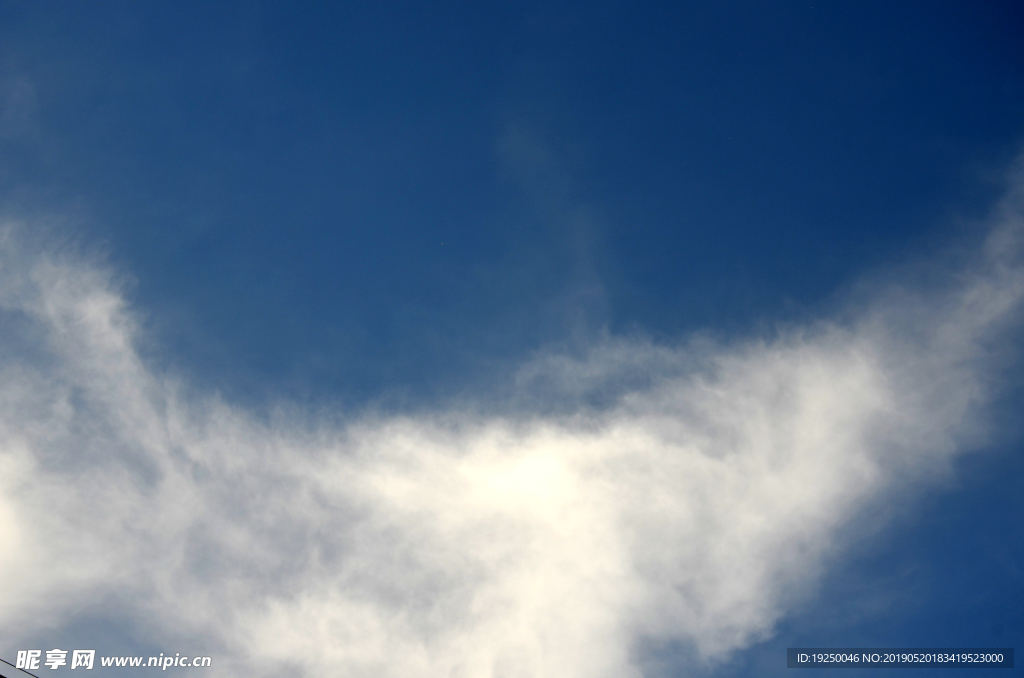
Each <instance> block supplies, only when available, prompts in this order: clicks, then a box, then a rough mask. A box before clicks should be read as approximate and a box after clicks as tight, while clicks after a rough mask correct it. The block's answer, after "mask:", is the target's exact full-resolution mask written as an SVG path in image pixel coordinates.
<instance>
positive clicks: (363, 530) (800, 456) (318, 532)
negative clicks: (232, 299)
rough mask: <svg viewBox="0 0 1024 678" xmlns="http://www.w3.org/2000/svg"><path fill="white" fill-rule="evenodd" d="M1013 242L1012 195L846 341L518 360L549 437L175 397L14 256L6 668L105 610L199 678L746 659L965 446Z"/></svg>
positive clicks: (95, 318) (519, 430)
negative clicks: (196, 660)
mask: <svg viewBox="0 0 1024 678" xmlns="http://www.w3.org/2000/svg"><path fill="white" fill-rule="evenodd" d="M1020 215H1021V211H1020V195H1019V193H1015V194H1014V195H1013V196H1011V198H1010V199H1008V200H1007V202H1006V204H1005V205H1004V207H1003V208H1002V209H1001V211H1000V213H999V217H998V219H997V221H998V223H997V224H996V225H995V227H994V230H993V231H992V235H991V236H990V237H989V238H988V240H987V241H986V245H985V248H984V251H983V252H981V253H980V254H979V255H978V256H977V257H975V258H973V259H972V260H971V262H969V263H968V264H967V265H965V266H964V267H962V268H961V269H960V270H958V271H955V272H951V273H949V275H948V277H947V279H946V283H945V286H944V287H943V289H942V291H941V292H934V291H932V292H927V291H925V292H920V291H919V292H910V291H907V290H906V288H903V291H900V292H894V291H892V290H891V289H890V290H882V291H879V292H877V293H875V294H874V295H873V296H872V297H871V301H870V302H869V303H867V304H864V305H863V307H862V308H860V310H858V311H856V312H852V313H850V314H848V315H849V317H850V319H848V320H846V321H843V322H839V321H836V322H829V321H822V322H820V323H817V324H813V325H809V326H806V327H801V328H791V329H790V330H787V331H786V332H783V333H782V334H781V335H780V336H779V337H778V338H775V339H773V340H771V341H754V340H752V341H749V342H745V343H742V342H741V343H734V344H730V345H727V346H716V345H713V344H711V343H709V342H703V343H701V342H698V341H696V340H695V341H694V342H692V343H691V344H689V345H684V346H683V347H680V348H669V347H664V346H660V347H659V346H655V345H652V344H647V343H644V342H642V341H627V340H613V339H608V340H604V341H602V342H599V344H598V345H597V346H596V347H595V348H594V349H593V351H592V352H591V354H590V355H588V356H587V357H585V358H576V359H569V358H566V357H559V356H547V357H545V358H539V359H538V360H537V361H536V362H535V363H534V364H532V365H530V366H526V367H525V368H524V369H523V371H522V373H521V382H520V383H519V386H518V387H519V388H521V389H522V390H523V391H524V392H526V391H529V390H530V389H534V390H536V389H541V390H544V391H546V392H548V393H549V394H550V393H556V394H558V397H559V398H562V399H571V400H572V401H573V402H576V403H578V406H576V407H564V406H563V407H561V408H558V409H557V413H555V414H552V413H550V411H549V413H548V414H544V413H543V412H541V413H538V411H537V409H538V408H537V407H536V406H535V404H536V402H537V401H531V402H533V403H534V405H533V406H531V407H530V408H524V409H517V408H515V407H510V409H509V411H507V412H506V413H505V414H504V415H503V416H502V415H494V414H488V415H486V416H485V415H481V414H479V413H477V412H475V411H473V410H470V409H460V408H457V407H453V408H451V409H450V410H449V411H446V412H443V413H440V414H439V413H437V412H431V413H429V414H428V413H423V414H420V415H409V416H390V417H389V416H373V415H369V414H367V415H365V416H362V417H356V418H354V419H353V420H352V421H350V422H349V423H346V424H344V425H341V424H329V423H322V424H319V425H310V424H308V423H301V422H298V421H292V420H290V419H289V417H288V416H286V415H282V416H279V417H276V418H274V419H273V421H272V423H267V422H264V421H261V420H258V419H257V418H255V417H253V416H251V415H250V414H248V413H247V412H245V411H241V410H239V409H238V408H235V407H232V406H229V405H228V404H225V403H224V402H221V401H219V400H218V399H217V398H215V397H208V398H196V397H194V396H189V397H186V396H184V395H182V391H181V390H180V389H179V388H178V387H177V386H176V385H175V383H174V382H173V381H172V380H170V379H168V378H166V377H165V376H162V375H159V374H156V373H154V372H153V371H152V370H150V369H149V368H148V367H147V365H146V364H145V363H144V362H143V361H142V360H141V359H140V357H139V355H138V354H137V353H136V351H135V349H134V343H135V337H136V334H137V329H136V326H135V324H134V323H133V320H132V314H131V312H130V311H129V310H128V309H127V308H126V307H125V302H124V300H123V297H122V296H121V295H120V294H119V292H118V290H117V288H116V285H114V284H113V283H112V281H111V278H110V276H109V274H108V273H107V272H106V271H105V270H104V269H103V268H102V267H98V266H95V265H91V264H87V263H83V262H82V261H80V260H76V259H75V258H74V257H71V256H66V255H65V256H61V255H56V254H53V253H52V252H51V253H49V254H47V253H45V252H42V251H35V250H26V249H25V248H24V246H19V245H18V241H17V237H16V236H15V233H16V231H17V229H10V230H8V231H7V233H6V235H5V236H4V238H3V241H2V254H0V337H2V341H3V348H2V349H0V539H2V541H3V544H4V545H5V548H4V549H3V550H2V551H0V581H4V582H17V585H14V586H11V585H5V586H4V588H5V596H4V597H3V598H2V599H0V637H2V638H4V639H5V642H6V643H9V645H8V646H7V648H6V649H4V650H3V651H4V652H11V651H13V649H15V648H18V647H21V645H19V643H21V642H22V641H23V640H24V639H26V638H29V637H35V636H33V634H38V633H39V630H40V629H45V628H53V627H59V626H60V624H61V623H63V621H64V620H67V619H69V618H71V617H72V616H74V615H83V614H85V615H87V614H88V613H89V611H90V610H97V609H101V608H102V609H104V610H105V612H104V614H106V615H108V616H110V615H114V616H120V618H122V619H123V620H128V621H130V620H146V622H145V624H144V627H145V628H144V629H143V630H142V631H139V633H143V632H144V633H146V634H149V636H150V637H149V640H148V641H147V642H150V643H152V644H156V645H160V644H161V643H165V642H166V640H165V639H167V638H181V637H187V636H192V637H198V636H200V635H203V634H207V635H209V636H210V637H212V638H213V639H214V642H215V643H216V644H217V645H218V647H220V648H222V650H221V654H220V655H219V656H217V657H215V659H214V668H213V669H212V670H207V671H206V673H207V674H208V675H210V676H243V675H245V676H249V675H259V673H260V671H259V669H257V668H255V667H259V666H264V667H266V666H271V665H274V663H275V662H280V663H282V664H290V665H293V666H294V667H295V668H296V670H299V671H305V672H307V674H308V675H344V676H353V677H358V676H374V677H375V678H386V677H388V676H396V677H399V676H400V677H402V678H408V677H410V676H413V677H414V676H429V677H434V676H465V677H467V678H475V677H492V676H493V677H498V676H502V677H517V676H531V677H541V676H558V677H559V678H571V677H580V678H584V677H586V678H598V677H601V678H604V677H607V678H612V677H614V678H623V677H628V676H639V675H641V674H640V669H639V668H637V667H638V666H639V665H640V664H639V662H638V661H637V658H636V656H635V652H636V648H637V644H638V643H639V642H641V641H642V640H645V639H648V640H649V639H654V640H673V639H677V640H680V641H682V642H684V643H690V644H692V647H693V648H694V649H695V652H696V653H697V654H698V655H700V656H703V657H706V658H712V659H713V658H715V657H719V656H722V655H724V654H725V653H728V652H729V651H730V650H733V649H737V648H742V647H744V646H745V645H747V644H749V643H750V642H752V641H754V640H755V639H758V638H763V637H766V636H767V635H769V634H770V633H771V631H772V628H773V624H775V622H776V621H777V620H779V619H780V617H781V616H782V615H784V614H786V612H787V610H788V609H789V608H790V605H791V604H792V603H793V601H794V600H795V599H796V597H797V596H798V595H799V593H800V591H804V590H806V588H807V584H808V582H813V581H814V579H815V577H816V576H817V574H818V573H819V571H820V570H821V568H822V567H824V566H825V565H826V564H827V562H828V557H829V556H830V555H831V554H834V553H835V551H836V549H837V548H839V547H841V544H837V543H836V541H835V535H836V534H837V530H838V529H839V528H841V527H842V526H843V525H844V524H846V523H848V521H850V520H851V519H852V518H853V517H854V516H855V515H856V513H857V511H858V510H859V509H860V508H862V507H864V506H865V505H866V504H867V503H868V502H873V501H880V500H882V499H883V498H885V497H886V496H889V495H890V493H891V492H893V491H905V490H906V489H907V488H908V487H909V486H913V485H914V484H916V483H918V482H920V481H922V480H927V479H928V478H929V477H931V476H932V475H933V474H935V473H937V472H938V473H941V472H943V471H942V470H943V469H948V468H949V463H950V461H951V460H952V459H953V458H954V456H955V455H956V454H958V453H960V452H962V451H963V450H964V449H966V447H968V446H969V444H970V442H971V441H972V440H976V438H977V435H978V434H979V432H983V430H984V426H983V424H984V421H983V417H982V415H983V414H984V408H985V403H986V402H987V400H988V399H989V398H991V395H992V385H991V383H990V382H991V378H992V375H991V371H990V369H989V368H990V367H991V366H992V365H993V364H995V361H996V359H997V357H998V356H996V355H994V352H996V351H997V348H996V346H998V341H997V340H998V339H999V338H1000V337H1005V336H1006V333H1007V332H1008V329H1007V328H1008V327H1009V326H1010V325H1011V324H1012V323H1013V322H1015V321H1016V320H1017V319H1018V316H1019V307H1020V302H1021V297H1022V294H1024V271H1022V268H1021V266H1020V264H1019V256H1020V243H1021V233H1022V226H1021V216H1020ZM595 392H605V393H608V394H611V395H610V396H608V397H607V398H605V402H604V404H602V405H601V406H587V405H585V404H584V403H586V402H592V401H593V399H591V398H589V397H588V394H593V393H595ZM541 400H543V398H541ZM524 402H525V401H524ZM551 411H554V410H551ZM307 421H308V420H307ZM112 597H113V598H112ZM112 599H116V601H117V606H116V607H115V608H113V609H111V607H110V601H111V600H112ZM97 649H98V650H99V652H100V654H102V653H103V652H104V649H103V648H97ZM175 649H177V648H175ZM186 649H187V648H186ZM267 674H268V675H269V670H268V673H267Z"/></svg>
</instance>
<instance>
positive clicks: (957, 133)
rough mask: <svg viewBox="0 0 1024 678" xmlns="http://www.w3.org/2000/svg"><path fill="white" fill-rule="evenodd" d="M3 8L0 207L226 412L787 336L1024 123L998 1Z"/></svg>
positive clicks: (984, 199)
mask: <svg viewBox="0 0 1024 678" xmlns="http://www.w3.org/2000/svg"><path fill="white" fill-rule="evenodd" d="M0 7H2V10H0V26H2V32H0V40H2V50H3V51H2V58H3V77H4V78H5V80H6V82H7V85H6V87H7V89H8V92H14V95H9V96H13V97H14V98H15V99H16V100H17V102H20V103H19V104H18V105H17V106H15V113H16V114H18V115H20V116H21V117H18V115H15V116H14V117H15V118H17V119H18V120H20V123H19V125H18V126H17V129H16V132H17V133H12V134H8V135H6V137H7V138H5V139H4V140H3V141H4V146H3V167H2V172H3V174H2V179H3V182H4V184H5V190H6V192H7V193H8V194H9V195H16V196H19V197H18V200H20V201H21V203H22V204H23V205H27V206H29V207H39V206H43V207H44V208H46V209H52V208H53V206H54V205H59V206H60V208H61V209H62V210H64V211H67V210H68V209H72V210H73V211H74V212H75V213H76V214H77V215H79V216H80V217H81V220H82V221H83V222H85V224H86V225H87V227H88V229H90V230H91V231H93V232H94V233H95V234H96V235H98V236H99V237H100V238H101V239H102V240H103V241H105V242H107V243H109V249H110V250H111V254H112V258H113V260H114V261H115V263H117V264H118V265H123V268H124V269H126V270H129V271H131V272H132V273H133V274H134V275H135V276H137V278H138V281H137V285H136V287H135V288H134V290H133V292H132V294H133V296H134V297H135V298H136V299H137V300H138V301H139V302H141V304H140V305H141V307H142V308H145V309H147V310H149V311H150V312H151V313H152V316H151V318H150V321H151V322H152V323H153V324H154V329H155V330H156V331H155V333H154V336H156V337H159V340H160V341H161V342H163V345H162V348H161V350H160V351H159V353H160V354H161V355H164V356H167V355H172V356H173V355H177V356H179V357H180V361H179V363H180V364H178V365H176V368H177V369H181V370H185V371H193V372H195V376H196V378H200V379H203V380H207V381H208V382H209V385H211V386H213V387H215V388H219V389H221V390H222V391H224V392H225V393H227V394H229V395H232V394H233V395H234V396H236V397H243V398H244V397H249V396H251V395H252V394H253V393H255V392H256V391H254V390H253V389H256V390H257V391H259V390H260V389H264V388H266V389H267V393H269V392H271V391H272V392H274V393H277V394H281V393H283V392H287V393H289V394H290V395H291V396H293V397H300V398H302V397H307V396H312V397H316V398H321V397H328V398H336V397H343V398H344V397H349V396H351V397H353V398H355V399H361V398H365V397H367V396H379V395H381V394H382V393H385V392H387V391H389V390H395V389H404V390H406V391H407V392H409V393H412V394H413V395H416V394H419V395H418V396H417V397H419V396H426V395H429V394H430V393H435V392H436V391H437V389H442V390H444V389H445V388H448V387H451V388H458V387H460V386H459V385H460V384H465V383H466V382H467V381H474V380H475V379H476V378H477V377H478V376H479V375H481V374H490V373H491V371H490V370H492V368H493V367H494V366H495V365H498V364H505V363H506V362H507V361H508V360H512V361H515V360H518V359H519V358H521V357H522V356H523V355H526V354H528V353H529V352H530V351H532V350H535V349H536V348H537V347H538V346H541V345H544V344H545V343H547V342H551V341H562V340H568V341H572V340H573V337H577V338H578V337H579V336H580V332H581V330H583V331H584V334H587V333H589V332H592V331H594V330H595V329H598V328H602V327H608V328H610V329H611V330H613V331H617V332H618V331H633V330H636V329H640V330H642V331H645V332H649V333H653V334H654V335H656V336H661V337H674V336H677V335H679V333H681V332H685V331H688V330H692V329H696V328H708V327H710V328H712V329H714V330H717V331H720V332H725V333H730V332H733V331H738V330H745V329H747V328H749V327H750V326H751V324H752V323H757V322H759V321H760V320H763V319H765V318H772V319H777V318H779V317H799V316H800V315H801V314H803V313H805V312H806V311H807V310H808V309H813V308H814V307H815V306H816V304H819V303H820V302H821V301H822V300H823V299H826V298H827V297H828V295H829V294H831V293H832V292H833V291H834V290H835V289H836V288H837V286H840V285H841V284H843V283H844V282H847V281H849V280H850V279H851V278H852V277H854V276H855V275H857V274H859V273H860V272H862V271H863V270H864V269H865V268H866V267H871V266H875V265H880V264H884V263H885V262H887V261H890V260H899V259H900V258H901V257H902V256H903V255H904V254H905V252H907V251H914V250H915V249H920V247H921V245H922V243H928V242H931V241H932V240H935V239H936V238H937V236H936V233H937V232H941V231H942V230H943V228H944V227H947V226H948V225H949V224H950V217H951V216H952V215H957V216H965V215H966V216H971V215H975V214H980V213H982V211H983V210H984V208H986V207H987V206H988V205H989V204H990V201H991V199H992V198H993V197H994V196H995V195H997V194H998V193H999V191H1000V189H1001V186H1000V183H999V181H1000V180H1001V178H1002V176H1003V174H1002V173H1003V170H1004V168H1005V166H1006V164H1007V163H1008V162H1009V160H1010V159H1012V157H1013V156H1014V154H1015V153H1016V152H1017V150H1018V148H1019V145H1020V141H1021V130H1022V124H1021V123H1022V121H1024V41H1021V40H1020V35H1021V30H1022V28H1024V24H1022V20H1021V16H1022V15H1021V11H1020V8H1019V5H1017V4H1016V3H1010V2H1007V3H997V2H993V3H984V4H977V3H952V2H950V3H941V2H928V3H923V2H922V3H897V4H894V3H883V2H870V3H869V2H863V3H854V4H843V5H841V6H836V5H833V4H827V3H826V4H821V3H818V4H812V3H807V2H804V3H759V2H746V3H696V4H693V3H689V4H684V5H682V6H680V5H679V4H677V3H672V4H667V3H666V4H663V5H659V4H654V3H647V4H641V5H637V4H635V3H609V2H604V3H581V4H571V3H532V4H531V3H515V4H512V5H505V6H493V5H491V6H484V5H480V4H478V3H441V4H437V3H422V4H387V3H322V4H316V3H306V4H303V5H301V6H296V5H293V4H284V3H280V4H270V3H246V2H239V3H190V4H184V3H143V4H139V3H127V2H124V3H119V2H98V3H88V4H84V5H81V4H79V5H68V4H66V3H47V2H33V3H9V2H8V3H3V4H2V5H0ZM12 119H13V118H12ZM167 349H171V350H170V353H168V351H167ZM446 385H447V386H446ZM264 395H266V394H264ZM259 397H263V396H259Z"/></svg>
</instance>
